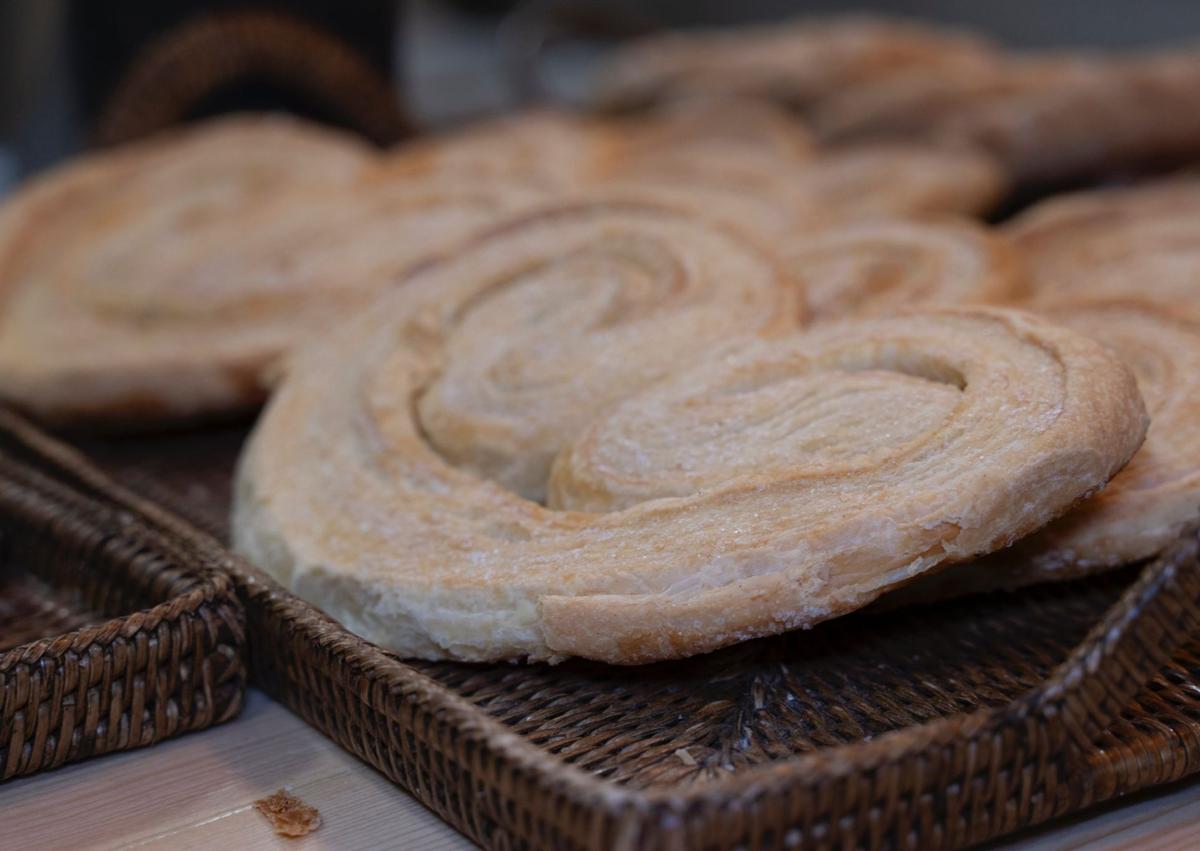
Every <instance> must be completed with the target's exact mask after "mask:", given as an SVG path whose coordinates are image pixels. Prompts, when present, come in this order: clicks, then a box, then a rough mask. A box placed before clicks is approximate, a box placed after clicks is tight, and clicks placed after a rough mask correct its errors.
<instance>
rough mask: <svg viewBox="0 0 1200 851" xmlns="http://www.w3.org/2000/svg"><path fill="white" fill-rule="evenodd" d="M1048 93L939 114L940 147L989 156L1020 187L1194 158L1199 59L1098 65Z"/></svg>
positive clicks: (1198, 137)
mask: <svg viewBox="0 0 1200 851" xmlns="http://www.w3.org/2000/svg"><path fill="white" fill-rule="evenodd" d="M1094 64H1095V68H1094V69H1093V70H1092V72H1090V73H1082V74H1073V75H1067V76H1066V77H1064V78H1063V79H1062V80H1061V81H1059V82H1058V83H1056V84H1055V85H1048V86H1044V87H1040V88H1038V87H1032V88H1030V89H1028V90H1026V91H1022V92H1014V93H1011V94H1007V95H1005V96H1001V97H996V98H990V99H983V100H981V101H979V102H977V103H975V104H974V105H973V106H972V108H970V109H966V110H963V111H961V112H957V113H953V114H951V115H948V116H947V117H946V119H945V121H943V122H941V124H940V126H939V128H938V137H939V138H940V139H944V140H948V141H952V142H954V143H964V144H969V145H975V146H978V147H980V148H981V149H983V150H987V151H989V152H990V153H992V154H993V155H995V156H996V157H997V158H998V159H999V160H1000V161H1001V162H1002V163H1004V165H1005V167H1006V168H1007V169H1008V170H1009V172H1010V173H1011V174H1012V175H1013V176H1014V179H1015V180H1016V181H1017V182H1019V183H1032V184H1045V183H1056V182H1062V181H1067V180H1078V179H1080V178H1083V177H1094V176H1097V175H1104V174H1110V173H1118V174H1119V173H1127V172H1130V171H1137V170H1142V169H1146V168H1151V167H1160V166H1162V165H1163V164H1178V163H1180V162H1184V161H1189V160H1192V159H1195V157H1196V156H1197V155H1200V110H1197V109H1196V91H1197V90H1198V89H1200V57H1197V56H1196V55H1195V54H1192V53H1187V54H1178V55H1161V56H1151V57H1146V58H1120V59H1107V60H1104V61H1102V62H1096V63H1094Z"/></svg>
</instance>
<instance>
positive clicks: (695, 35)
mask: <svg viewBox="0 0 1200 851" xmlns="http://www.w3.org/2000/svg"><path fill="white" fill-rule="evenodd" d="M993 53H994V48H993V46H992V45H991V44H990V43H989V42H987V41H986V40H985V39H983V38H981V37H979V36H976V35H970V34H966V33H963V32H959V31H955V30H951V29H943V28H938V27H932V26H928V25H923V24H916V23H911V22H907V21H898V20H889V19H887V18H879V17H871V16H867V15H846V16H842V17H829V18H823V19H808V18H799V19H796V20H794V21H790V22H784V23H781V24H773V25H752V26H745V27H739V28H731V29H723V30H700V31H694V32H677V33H668V34H666V35H660V36H650V37H647V38H644V39H640V40H638V41H635V42H633V43H632V44H630V45H628V46H626V47H624V48H621V49H620V50H618V52H617V55H616V57H615V58H614V59H613V60H612V62H611V64H610V65H609V66H608V68H607V69H606V72H605V74H604V75H603V76H602V78H601V81H600V83H599V85H598V93H597V101H598V103H599V104H600V105H601V106H602V107H608V108H625V107H631V106H645V105H647V104H650V103H654V102H658V101H663V100H670V99H673V98H676V97H682V96H689V95H696V94H704V95H723V96H737V97H746V96H751V97H762V98H767V99H771V100H776V101H779V102H781V103H785V104H787V105H789V106H791V107H794V108H796V107H798V108H802V109H803V108H807V107H809V106H811V105H812V104H813V103H815V102H817V101H818V100H819V99H820V98H822V97H824V96H826V95H827V94H829V93H830V92H833V91H838V90H841V89H843V88H844V87H846V86H848V85H851V84H854V83H859V82H862V81H864V80H870V79H878V78H884V77H888V76H891V75H893V74H896V73H898V72H901V71H904V70H908V69H913V68H937V69H941V71H942V72H943V73H958V72H959V71H960V70H961V69H963V68H971V67H973V66H974V65H976V64H977V63H980V62H987V61H989V59H990V57H991V56H992V54H993Z"/></svg>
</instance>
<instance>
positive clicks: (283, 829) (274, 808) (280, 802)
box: [254, 789, 321, 836]
mask: <svg viewBox="0 0 1200 851" xmlns="http://www.w3.org/2000/svg"><path fill="white" fill-rule="evenodd" d="M254 808H255V809H256V810H258V811H259V812H260V813H262V814H263V815H264V816H266V819H267V821H269V822H270V823H271V827H273V828H274V829H275V832H276V833H277V834H279V835H280V836H308V834H310V833H312V832H313V831H314V830H316V829H317V828H318V827H320V826H321V814H320V813H319V812H317V809H316V807H310V806H309V805H308V804H306V803H304V802H303V801H301V800H300V799H299V798H297V797H296V796H295V795H292V794H290V793H289V792H288V791H287V790H285V789H280V790H279V791H278V792H276V793H275V794H274V795H269V796H267V797H266V798H262V799H261V800H258V801H255V802H254Z"/></svg>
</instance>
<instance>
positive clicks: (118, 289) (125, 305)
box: [0, 122, 542, 427]
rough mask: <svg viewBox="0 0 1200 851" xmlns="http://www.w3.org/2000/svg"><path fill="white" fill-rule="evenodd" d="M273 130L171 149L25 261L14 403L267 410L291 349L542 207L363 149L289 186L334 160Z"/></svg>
mask: <svg viewBox="0 0 1200 851" xmlns="http://www.w3.org/2000/svg"><path fill="white" fill-rule="evenodd" d="M245 126H247V127H249V126H251V125H245ZM263 126H264V128H267V129H270V131H271V132H270V133H269V134H266V135H262V136H260V135H257V134H256V133H255V132H253V131H250V130H242V131H240V134H241V138H240V142H239V147H238V150H241V151H245V153H244V155H243V156H242V159H241V160H239V159H238V156H237V154H236V152H230V151H228V150H227V144H228V140H229V133H230V130H229V129H228V128H225V127H222V126H220V125H218V126H217V127H215V128H212V129H201V130H196V131H194V135H188V136H185V137H183V138H182V140H181V141H180V142H179V143H178V144H172V143H168V142H164V143H162V144H161V146H160V147H158V148H155V149H153V151H152V153H151V154H150V155H148V156H147V157H146V158H145V159H144V160H143V161H141V162H135V164H134V165H132V166H130V167H129V168H128V171H127V172H126V173H125V174H124V175H123V177H122V179H121V181H120V182H121V186H120V189H119V191H111V192H109V191H106V192H104V193H103V197H93V198H90V199H88V200H87V202H86V203H84V204H82V205H81V208H80V212H79V214H78V215H77V216H75V217H74V218H75V219H76V221H75V223H74V225H73V227H72V228H71V229H70V231H69V232H66V233H63V234H62V239H61V241H60V242H59V244H57V245H56V246H54V247H53V248H54V250H50V247H49V246H48V247H47V249H46V250H45V251H44V252H42V253H41V254H40V255H39V256H38V257H37V258H34V259H33V260H29V259H28V258H23V259H20V262H19V264H18V265H19V266H20V268H19V269H18V272H17V274H15V275H14V278H13V280H12V281H11V282H10V293H9V296H8V298H7V299H6V301H5V303H4V306H3V311H2V312H0V393H2V394H3V395H4V396H6V397H8V398H9V399H11V400H13V401H15V402H17V403H18V404H20V405H21V406H23V407H25V408H26V409H28V410H30V411H31V412H33V413H35V414H37V415H39V416H40V417H42V418H43V419H45V420H49V421H53V422H67V423H71V424H84V425H90V426H99V425H110V426H112V427H128V425H129V424H130V423H131V422H135V421H136V422H148V423H151V424H158V423H161V422H162V421H164V420H171V419H181V418H194V417H202V416H210V415H214V414H220V413H223V412H227V411H233V410H238V409H240V408H245V407H247V406H250V405H254V404H257V403H258V402H260V401H261V399H262V398H263V396H264V394H265V391H266V381H267V377H268V376H267V372H268V371H269V370H271V369H272V368H274V367H275V366H276V365H277V364H278V361H279V358H280V357H281V356H282V355H284V354H285V353H286V352H287V351H288V350H289V349H290V348H291V346H292V345H293V344H294V343H295V342H297V341H298V340H302V339H304V338H305V337H306V336H308V335H310V334H311V333H312V332H313V330H314V329H317V328H322V327H324V326H325V325H327V324H328V323H329V321H330V320H331V318H332V317H333V316H335V315H336V314H337V313H339V312H341V311H346V310H349V309H351V308H352V307H353V306H354V305H355V303H356V302H357V301H358V300H361V299H363V298H365V297H367V296H368V295H370V294H373V292H374V290H375V289H376V288H378V287H380V286H383V285H385V284H386V283H388V282H389V281H390V280H392V279H394V278H395V277H396V276H397V275H399V273H400V272H402V271H403V270H404V269H405V268H406V267H407V266H408V265H410V264H411V263H412V262H415V261H416V260H417V259H419V258H421V257H423V256H424V255H425V254H426V253H428V252H429V251H433V250H437V249H439V248H445V247H447V246H449V245H451V244H453V243H454V242H455V241H456V240H457V239H459V238H462V237H465V236H467V235H469V234H470V233H471V232H473V231H474V230H477V229H479V228H481V227H483V226H485V225H490V224H491V223H492V222H493V221H495V220H497V219H498V218H500V217H502V216H503V215H506V214H508V213H509V212H512V211H513V210H515V209H518V208H521V207H522V206H530V205H532V204H533V203H534V202H535V201H538V200H540V199H541V197H542V193H540V192H538V191H536V190H532V189H530V190H525V191H520V190H519V189H518V188H517V187H515V186H508V185H502V186H501V185H497V186H495V187H487V186H480V185H478V184H477V183H475V182H463V181H459V182H451V181H448V180H438V181H437V182H436V183H429V182H420V181H413V180H409V179H405V180H399V179H396V178H394V176H392V175H390V174H389V173H388V171H387V169H386V168H382V167H378V166H375V167H372V166H370V165H369V164H368V163H366V162H363V161H362V159H363V158H362V156H357V157H356V159H355V167H354V168H353V169H352V170H351V169H350V168H349V166H348V165H347V166H346V172H347V173H346V174H345V175H344V176H343V178H342V179H340V180H338V181H332V180H326V181H318V180H316V179H315V178H314V179H313V180H312V181H309V180H307V179H306V178H303V177H302V178H300V179H299V180H298V181H297V182H294V183H288V182H287V181H286V180H285V179H284V177H285V174H286V172H288V171H294V172H298V173H301V174H303V173H304V172H305V171H306V170H311V171H313V172H319V171H321V170H322V169H325V170H329V169H330V166H329V165H328V164H323V163H322V162H321V161H320V157H319V156H318V155H317V154H316V153H313V152H308V151H303V154H302V155H299V154H298V155H296V156H289V149H288V148H287V147H286V145H273V144H272V143H273V142H274V141H275V140H276V135H277V130H276V129H271V128H276V127H277V125H275V124H273V123H271V122H267V123H266V124H264V125H263ZM278 126H279V127H282V126H286V125H278ZM284 138H286V136H285V137H284ZM206 140H208V141H211V142H212V145H213V146H214V149H213V151H212V156H213V157H215V161H214V160H210V159H209V157H208V156H206V154H205V150H207V148H208V146H207V145H206V144H205V141H206ZM181 146H182V149H181V150H180V155H181V156H180V157H176V156H174V152H175V151H176V150H177V149H179V148H180V147H181ZM264 146H266V149H264ZM302 150H303V149H302ZM333 155H334V156H338V157H345V156H346V154H345V152H344V151H342V150H341V149H338V148H335V149H334V151H333ZM122 156H124V155H122ZM309 159H313V160H316V161H315V162H313V163H312V165H311V166H310V165H309ZM17 203H21V202H20V199H18V201H17Z"/></svg>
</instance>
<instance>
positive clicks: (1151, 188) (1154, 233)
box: [1005, 175, 1200, 306]
mask: <svg viewBox="0 0 1200 851" xmlns="http://www.w3.org/2000/svg"><path fill="white" fill-rule="evenodd" d="M1005 231H1006V233H1007V234H1008V235H1009V236H1010V237H1011V238H1012V239H1013V241H1014V243H1015V244H1016V246H1017V248H1018V250H1019V251H1020V252H1021V253H1022V255H1023V256H1024V258H1025V261H1026V264H1027V265H1028V268H1029V273H1030V276H1031V280H1032V284H1033V297H1034V299H1035V301H1041V302H1051V303H1053V302H1061V301H1063V300H1064V299H1070V298H1080V297H1095V296H1099V295H1106V296H1118V297H1119V296H1132V297H1137V298H1144V297H1151V298H1156V299H1158V300H1160V301H1163V302H1165V303H1170V304H1180V305H1185V304H1190V305H1193V306H1200V177H1195V176H1190V175H1184V176H1179V177H1174V178H1168V179H1163V180H1159V181H1155V182H1152V183H1144V184H1139V185H1136V186H1129V187H1122V188H1111V189H1097V190H1092V191H1087V192H1076V193H1072V194H1069V195H1059V196H1055V197H1052V198H1049V199H1047V200H1045V201H1042V202H1041V203H1039V204H1036V205H1034V206H1033V207H1031V208H1030V209H1028V210H1026V211H1025V212H1024V213H1023V214H1021V215H1020V216H1018V217H1017V218H1016V219H1014V220H1013V221H1012V222H1010V223H1009V224H1008V225H1007V226H1006V227H1005Z"/></svg>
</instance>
